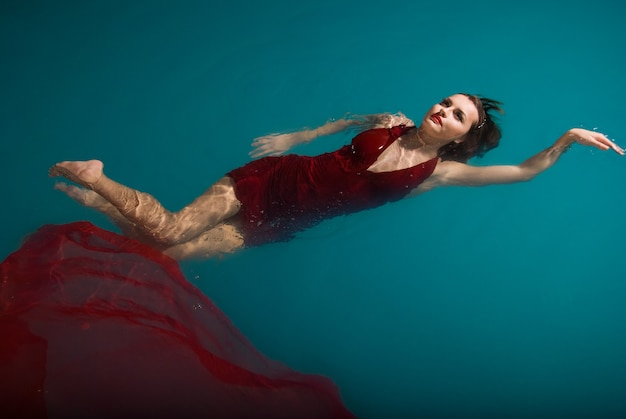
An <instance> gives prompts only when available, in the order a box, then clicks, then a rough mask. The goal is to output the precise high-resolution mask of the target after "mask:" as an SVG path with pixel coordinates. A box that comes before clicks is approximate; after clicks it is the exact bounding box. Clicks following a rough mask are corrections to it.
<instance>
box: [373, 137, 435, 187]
mask: <svg viewBox="0 0 626 419" xmlns="http://www.w3.org/2000/svg"><path fill="white" fill-rule="evenodd" d="M407 135H412V133H411V132H408V133H407V134H406V135H405V137H406V136H407ZM403 141H404V143H403ZM407 143H408V145H407ZM411 145H412V142H411V140H410V139H409V140H408V141H407V139H406V138H403V137H400V138H398V139H397V140H395V141H394V142H393V143H392V144H391V145H390V146H389V147H387V149H386V150H385V151H383V152H382V153H381V154H380V156H379V157H378V159H377V160H376V161H375V162H374V163H373V164H372V165H371V166H370V167H369V168H368V169H367V170H368V171H369V172H374V173H383V172H393V171H396V170H403V169H407V168H409V167H414V166H417V165H418V164H420V163H424V162H426V161H428V160H430V159H432V158H434V157H436V156H434V155H430V154H428V153H424V152H423V151H422V148H421V147H411ZM441 164H442V162H441V161H439V163H438V164H437V166H436V167H435V170H434V172H433V174H432V175H431V176H430V177H428V178H427V179H426V180H425V181H424V182H422V183H421V184H420V185H418V186H417V188H415V189H413V190H412V191H411V193H410V194H409V195H408V197H412V196H415V195H419V194H421V193H424V192H426V191H429V190H431V189H433V188H434V187H435V186H436V185H437V181H436V173H437V169H438V168H439V166H440V165H441Z"/></svg>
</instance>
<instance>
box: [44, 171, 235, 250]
mask: <svg viewBox="0 0 626 419" xmlns="http://www.w3.org/2000/svg"><path fill="white" fill-rule="evenodd" d="M102 169H103V164H102V162H100V161H98V160H90V161H86V162H62V163H58V164H56V165H54V166H52V168H50V171H49V174H50V176H63V177H66V178H67V179H69V180H71V181H73V182H76V183H78V184H80V185H82V186H84V187H86V188H89V189H92V190H93V191H95V192H96V193H97V194H98V195H100V196H101V197H103V198H104V199H105V200H107V201H108V202H110V203H111V204H112V205H113V206H114V207H115V208H116V209H117V210H118V211H119V213H120V214H121V215H122V216H123V217H124V218H125V219H127V220H128V221H130V222H131V223H132V224H133V225H134V227H135V228H136V229H137V231H139V232H140V233H141V234H142V235H145V236H147V237H149V238H150V239H151V240H152V241H154V243H158V244H159V245H160V246H161V247H162V248H168V247H171V246H174V245H177V244H180V243H184V242H187V241H189V240H192V239H194V238H195V237H197V236H198V235H200V234H201V233H202V232H204V231H205V230H208V229H210V228H211V227H213V226H215V225H217V224H219V223H221V222H222V221H223V220H225V219H226V218H229V217H231V216H233V215H235V214H236V213H237V212H238V211H239V207H240V203H239V201H238V200H237V198H236V196H235V191H234V188H233V182H232V180H231V179H230V178H228V177H225V178H222V179H221V180H220V181H218V182H217V183H216V184H214V185H213V186H211V187H210V188H209V189H207V190H206V191H205V192H204V193H203V194H202V195H200V196H199V197H198V198H197V199H196V200H194V201H193V202H192V203H191V204H189V205H188V206H186V207H185V208H183V209H182V210H181V211H179V212H175V213H172V212H169V211H168V210H166V209H165V208H164V207H163V206H162V205H161V204H160V203H159V202H158V201H157V200H156V199H155V198H154V197H153V196H152V195H150V194H147V193H144V192H140V191H137V190H135V189H131V188H129V187H127V186H124V185H122V184H119V183H117V182H115V181H114V180H112V179H109V178H108V177H107V176H106V175H105V174H104V173H103V171H102Z"/></svg>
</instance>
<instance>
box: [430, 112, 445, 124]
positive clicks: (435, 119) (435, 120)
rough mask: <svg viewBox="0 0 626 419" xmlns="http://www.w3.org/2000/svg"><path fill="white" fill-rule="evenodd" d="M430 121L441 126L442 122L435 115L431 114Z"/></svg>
mask: <svg viewBox="0 0 626 419" xmlns="http://www.w3.org/2000/svg"><path fill="white" fill-rule="evenodd" d="M430 119H432V120H433V122H435V123H436V124H439V125H441V126H443V121H442V120H441V117H440V116H439V115H437V114H436V113H434V114H432V115H431V116H430Z"/></svg>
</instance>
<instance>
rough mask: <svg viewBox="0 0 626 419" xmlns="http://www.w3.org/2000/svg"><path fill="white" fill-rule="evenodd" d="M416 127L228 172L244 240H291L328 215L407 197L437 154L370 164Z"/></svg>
mask: <svg viewBox="0 0 626 419" xmlns="http://www.w3.org/2000/svg"><path fill="white" fill-rule="evenodd" d="M413 128H414V127H406V126H404V125H400V126H395V127H393V128H375V129H371V130H368V131H365V132H362V133H360V134H359V135H357V136H356V137H354V139H353V140H352V143H351V145H349V146H344V147H342V148H340V149H339V150H337V151H334V152H331V153H325V154H321V155H319V156H315V157H308V156H298V155H293V154H290V155H287V156H281V157H265V158H263V159H259V160H255V161H252V162H250V163H248V164H246V165H245V166H243V167H240V168H238V169H235V170H233V171H231V172H230V173H228V174H227V175H228V176H230V177H231V178H232V179H233V180H234V181H235V193H236V195H237V198H238V199H239V201H240V202H241V203H242V206H241V210H240V211H239V213H238V216H239V219H240V221H241V228H242V230H243V233H244V240H245V244H246V245H247V246H254V245H260V244H263V243H268V242H274V241H284V240H289V239H291V238H293V236H294V233H296V232H297V231H300V230H303V229H305V228H308V227H311V226H313V225H315V224H317V223H319V222H320V221H322V220H324V219H328V218H331V217H335V216H337V215H343V214H349V213H353V212H357V211H362V210H365V209H369V208H374V207H378V206H380V205H383V204H386V203H387V202H392V201H397V200H399V199H402V198H404V197H405V196H406V195H407V194H408V193H409V192H411V191H412V190H413V189H414V188H416V187H417V186H418V185H419V184H420V183H422V182H423V181H424V180H425V179H426V178H428V177H429V176H430V175H431V174H432V172H433V170H435V166H436V165H437V161H438V158H433V159H431V160H429V161H427V162H424V163H421V164H418V165H416V166H413V167H409V168H406V169H402V170H396V171H393V172H381V173H375V172H370V171H368V170H367V169H368V168H369V167H370V166H371V165H372V164H373V163H374V162H375V161H376V160H377V159H378V157H379V156H380V155H381V153H382V152H383V151H385V149H386V148H387V147H389V145H391V144H392V143H393V142H394V141H395V140H396V139H398V138H399V137H401V136H402V135H404V133H406V132H407V131H408V130H410V129H413Z"/></svg>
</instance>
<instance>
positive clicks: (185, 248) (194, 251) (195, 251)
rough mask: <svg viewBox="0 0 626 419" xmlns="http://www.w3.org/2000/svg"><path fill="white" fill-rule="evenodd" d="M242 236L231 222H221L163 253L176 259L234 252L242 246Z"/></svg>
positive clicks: (208, 256) (200, 257) (207, 256)
mask: <svg viewBox="0 0 626 419" xmlns="http://www.w3.org/2000/svg"><path fill="white" fill-rule="evenodd" d="M243 244H244V241H243V236H242V235H241V233H240V231H239V230H238V229H237V227H235V226H234V225H233V224H230V223H227V222H226V223H221V224H218V225H216V226H215V227H213V228H211V229H209V230H206V231H205V232H203V233H202V234H200V235H199V236H198V237H196V238H195V239H193V240H190V241H188V242H185V243H181V244H177V245H175V246H172V247H170V248H168V249H165V250H164V251H163V253H165V254H166V255H168V256H170V257H171V258H174V259H176V260H186V259H208V258H212V257H216V256H217V257H220V256H223V255H224V254H225V253H234V252H236V251H237V250H240V249H241V248H243Z"/></svg>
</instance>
